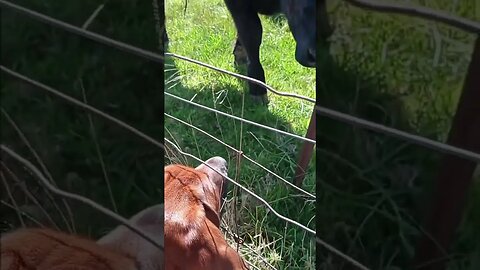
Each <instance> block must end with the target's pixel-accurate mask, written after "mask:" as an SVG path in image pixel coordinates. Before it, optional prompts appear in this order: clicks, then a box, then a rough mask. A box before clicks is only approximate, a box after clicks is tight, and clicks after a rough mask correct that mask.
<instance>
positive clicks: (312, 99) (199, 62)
mask: <svg viewBox="0 0 480 270" xmlns="http://www.w3.org/2000/svg"><path fill="white" fill-rule="evenodd" d="M165 56H169V57H173V58H177V59H180V60H184V61H187V62H190V63H193V64H196V65H199V66H202V67H206V68H208V69H211V70H214V71H218V72H220V73H223V74H226V75H230V76H232V77H235V78H238V79H241V80H244V81H248V82H251V83H253V84H256V85H260V86H263V87H265V88H266V89H267V90H269V91H270V92H272V93H274V94H275V95H278V96H283V97H291V98H296V99H300V100H305V101H308V102H310V103H315V102H316V101H315V99H314V98H309V97H306V96H302V95H298V94H294V93H287V92H280V91H278V90H276V89H275V88H273V87H271V86H270V85H268V84H266V83H264V82H262V81H259V80H257V79H254V78H251V77H248V76H245V75H242V74H238V73H235V72H231V71H228V70H226V69H223V68H219V67H215V66H212V65H210V64H207V63H204V62H201V61H198V60H195V59H192V58H189V57H186V56H183V55H178V54H175V53H165Z"/></svg>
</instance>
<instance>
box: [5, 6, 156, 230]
mask: <svg viewBox="0 0 480 270" xmlns="http://www.w3.org/2000/svg"><path fill="white" fill-rule="evenodd" d="M16 3H18V4H20V5H24V6H26V7H29V8H32V9H34V10H36V11H38V12H42V13H46V14H48V15H51V16H53V17H54V18H57V19H60V20H65V21H67V22H69V23H72V24H74V25H77V26H81V25H82V24H83V23H84V22H85V21H86V20H87V19H88V18H89V16H90V15H91V14H92V13H93V12H94V10H95V9H96V8H97V7H98V6H99V5H100V4H102V3H104V2H103V1H94V0H91V1H76V2H69V4H68V5H66V4H65V3H64V2H58V1H41V2H38V1H28V0H25V1H16ZM126 10H129V11H130V12H125V11H126ZM1 20H2V21H1V22H2V23H1V30H2V50H1V57H2V59H1V60H2V65H5V66H6V67H9V68H12V69H14V70H16V71H17V72H19V73H22V74H25V75H27V76H30V77H31V78H33V79H35V80H38V81H40V82H42V83H44V84H47V85H49V86H52V87H54V88H56V89H58V90H59V91H61V92H62V93H65V94H67V95H70V96H73V97H74V98H77V99H80V100H83V99H84V98H83V96H84V95H85V96H86V100H87V103H88V104H90V105H92V106H95V107H97V108H98V109H100V110H103V111H104V112H107V113H109V114H110V115H112V116H114V117H117V118H119V119H121V120H123V121H125V122H127V123H129V124H131V125H133V126H134V127H136V128H137V129H139V130H141V131H143V132H145V133H147V134H149V135H150V136H152V137H154V138H156V139H158V140H161V139H162V134H163V127H162V123H161V121H160V118H159V115H160V113H161V111H162V106H163V104H162V100H163V99H162V93H161V89H162V88H161V87H162V86H163V79H162V73H161V72H160V71H161V69H160V68H159V66H158V64H155V63H152V62H149V61H147V60H143V59H141V58H138V57H136V56H132V55H129V54H126V53H124V52H122V51H119V50H116V49H112V48H109V47H106V46H103V45H99V44H97V43H94V42H92V41H89V40H86V39H84V38H81V37H78V36H75V35H73V34H70V33H67V32H65V31H62V30H59V29H56V28H54V27H51V26H48V25H44V24H41V23H39V22H37V21H34V20H32V19H28V18H26V17H24V16H20V15H18V14H16V13H13V12H10V11H8V10H6V9H2V16H1ZM89 29H90V30H92V31H95V32H98V33H100V34H104V35H106V36H109V37H112V38H115V39H118V40H121V41H124V42H127V43H130V44H134V45H136V46H140V47H142V48H145V49H148V50H155V49H156V47H157V36H156V33H155V25H154V19H153V15H152V7H151V3H148V2H147V3H144V2H142V3H140V1H130V0H126V1H114V2H112V1H110V2H108V3H107V4H106V5H105V7H104V9H103V10H102V11H101V12H100V13H99V15H98V17H96V18H95V20H94V21H93V23H92V24H91V25H90V28H89ZM7 37H8V38H7ZM1 76H2V78H1V81H2V84H1V107H2V109H3V110H5V111H6V112H7V114H8V115H9V116H10V117H11V118H12V119H13V121H14V122H15V124H16V125H17V126H18V127H19V129H20V130H21V132H22V133H23V135H24V136H25V137H26V138H27V140H28V141H29V143H30V145H31V147H27V146H26V144H25V143H24V142H23V141H22V140H21V139H20V136H19V134H18V132H17V131H16V130H15V129H14V128H13V127H12V125H11V123H10V122H9V121H8V119H7V117H6V116H5V115H4V114H2V116H1V127H2V128H1V135H2V136H1V137H2V143H3V144H6V145H8V146H9V147H11V148H13V149H14V150H15V151H17V152H18V153H19V154H20V155H22V156H24V157H26V158H27V159H29V160H30V161H32V162H33V163H34V164H35V165H36V166H40V163H39V162H38V160H36V159H35V158H34V155H33V153H32V152H33V151H35V152H36V153H38V156H39V159H40V160H41V161H42V163H44V164H45V166H46V168H48V170H49V171H50V174H51V175H52V178H53V179H54V180H55V182H56V183H57V185H58V186H59V187H60V188H62V189H65V190H67V191H71V192H75V193H78V194H80V195H84V196H86V197H88V198H91V199H93V200H95V201H97V202H98V203H100V204H102V205H104V206H106V207H108V208H111V209H114V205H113V203H112V200H111V198H110V195H109V193H110V192H109V188H108V185H107V180H108V181H109V182H110V185H111V191H112V193H113V201H115V205H116V208H117V210H118V213H120V214H121V215H123V216H125V217H129V216H131V215H132V214H134V213H136V212H138V211H140V210H141V209H143V208H145V207H148V206H150V205H153V204H156V203H159V202H162V201H163V190H162V188H161V187H162V184H161V183H162V182H161V181H163V180H162V171H163V168H162V167H163V155H162V152H161V151H160V150H159V149H157V148H154V147H152V145H151V144H149V143H147V142H145V141H144V140H142V139H139V138H138V137H136V136H135V135H132V134H131V133H129V132H127V131H125V130H124V129H122V128H120V127H118V126H117V125H115V124H111V123H109V122H107V121H105V120H103V119H101V118H97V117H94V116H92V122H93V128H91V122H90V119H89V114H88V113H86V112H85V111H82V110H80V109H78V108H77V107H74V106H72V105H70V104H68V103H65V102H64V101H62V100H61V99H59V98H57V97H54V96H52V95H49V94H47V93H45V92H42V91H41V90H39V89H38V88H35V87H32V86H29V85H26V84H24V83H21V82H19V81H18V80H15V79H13V78H11V77H9V76H6V75H5V74H3V73H2V75H1ZM97 145H98V147H97ZM102 161H103V162H102ZM3 165H5V166H6V167H8V168H9V170H11V172H12V173H13V175H12V174H11V173H9V170H7V169H6V167H5V166H3ZM0 170H1V172H2V176H4V177H5V180H6V182H8V183H9V184H10V191H11V193H12V197H13V199H14V200H15V201H17V205H18V207H19V208H20V210H22V211H25V212H26V213H28V214H29V215H31V216H33V217H34V218H35V219H37V220H38V221H40V222H41V223H42V224H43V225H45V226H54V225H53V224H52V222H49V220H48V217H47V216H50V217H51V218H52V220H53V223H56V225H57V226H58V227H59V228H60V229H63V230H66V231H69V230H71V229H73V228H72V226H67V225H66V224H65V222H64V219H63V218H62V216H61V215H60V212H59V211H58V209H60V210H61V212H62V213H63V214H64V215H65V216H66V220H68V221H69V223H70V221H72V222H71V223H74V224H75V229H76V230H75V231H76V232H78V233H80V234H84V235H91V236H92V237H97V236H99V235H101V234H103V233H104V231H105V230H108V229H111V228H112V226H114V225H115V224H117V223H116V222H115V221H113V220H111V219H109V218H107V217H105V216H104V215H102V214H101V213H98V212H96V211H94V210H93V209H91V208H89V207H87V206H84V205H81V204H79V203H75V202H72V201H66V204H68V205H70V208H71V209H72V212H73V216H72V217H70V216H69V215H68V214H67V211H66V209H65V206H64V203H63V202H62V201H61V200H59V198H57V197H55V196H51V197H52V198H53V200H50V199H49V196H48V194H49V193H47V192H45V189H44V188H42V187H41V185H39V183H38V181H36V179H35V178H34V177H33V176H32V175H31V174H30V173H28V171H26V170H25V169H24V168H23V167H22V166H20V165H19V164H18V163H17V162H15V161H13V160H11V159H9V158H6V157H5V156H4V155H3V153H2V167H1V169H0ZM105 175H106V176H105ZM15 179H18V181H16V180H15ZM25 188H27V189H28V190H29V191H30V193H31V194H32V196H33V197H35V198H36V200H33V198H32V197H28V196H26V195H25V194H26V191H25ZM1 200H2V204H1V206H0V207H1V209H0V211H1V213H2V216H1V221H2V223H3V226H4V227H3V228H2V231H4V230H8V229H11V228H16V227H18V226H20V223H19V221H18V219H17V215H16V214H15V211H13V209H12V208H10V207H8V206H6V205H5V204H4V203H8V204H9V205H11V204H12V202H11V200H10V197H9V196H8V194H7V192H6V189H4V185H3V184H2V189H1ZM41 207H43V208H45V210H46V211H45V212H46V214H45V213H44V212H42V211H41ZM24 219H25V220H26V222H27V225H33V223H32V222H31V221H30V219H29V218H27V217H24Z"/></svg>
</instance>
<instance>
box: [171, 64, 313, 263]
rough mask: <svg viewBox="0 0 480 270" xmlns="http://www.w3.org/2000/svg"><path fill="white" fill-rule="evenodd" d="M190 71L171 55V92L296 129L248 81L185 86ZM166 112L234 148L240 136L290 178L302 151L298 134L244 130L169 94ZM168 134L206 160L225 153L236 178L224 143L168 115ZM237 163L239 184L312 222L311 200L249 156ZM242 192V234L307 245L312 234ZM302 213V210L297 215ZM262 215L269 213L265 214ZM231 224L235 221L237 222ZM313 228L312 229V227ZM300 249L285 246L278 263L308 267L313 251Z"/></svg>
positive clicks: (244, 145)
mask: <svg viewBox="0 0 480 270" xmlns="http://www.w3.org/2000/svg"><path fill="white" fill-rule="evenodd" d="M186 76H188V74H180V73H179V70H178V69H177V67H176V66H175V62H174V61H172V60H171V59H167V62H166V75H165V78H166V91H167V92H169V93H172V94H174V95H176V96H180V97H182V98H184V99H187V100H191V101H193V102H196V103H199V104H202V105H205V106H208V107H210V108H216V109H217V110H220V111H223V112H226V113H229V114H233V115H236V116H238V117H243V118H245V119H248V120H251V121H254V122H257V123H260V124H264V125H268V126H271V127H274V128H277V129H280V130H283V131H288V132H292V127H291V125H290V124H289V123H288V122H286V121H285V120H284V119H282V118H280V117H278V116H276V115H275V114H272V113H271V112H270V111H269V110H268V108H266V107H264V106H259V105H258V104H254V103H252V101H251V100H250V98H249V96H248V94H247V93H246V92H247V90H246V84H242V85H243V89H238V87H237V86H235V85H231V84H228V83H224V82H222V80H218V81H216V82H213V83H211V84H208V85H199V86H193V87H191V86H187V85H185V84H184V81H183V80H182V78H183V77H186ZM244 89H245V90H244ZM244 91H245V92H244ZM244 93H246V94H245V110H244V114H243V116H242V114H241V107H242V99H243V94H244ZM165 112H166V113H167V114H170V115H172V116H175V117H177V118H179V119H181V120H184V121H186V122H188V123H191V124H193V125H194V126H196V127H198V128H201V129H202V130H204V131H206V132H208V133H209V134H211V135H213V136H215V137H216V138H218V139H220V140H221V141H223V142H225V143H227V144H229V145H231V146H233V147H235V148H236V149H239V148H240V140H241V149H242V151H243V152H244V153H245V155H247V156H249V157H250V158H252V159H254V160H256V161H258V162H259V163H260V164H262V165H263V166H265V167H267V168H268V169H270V170H272V171H274V172H275V173H277V174H278V175H280V176H282V177H284V178H285V179H286V180H288V181H292V179H293V175H294V172H295V168H296V164H295V163H296V160H297V158H298V152H299V150H300V147H301V145H302V144H301V142H299V141H298V140H297V139H294V138H291V137H287V136H285V135H282V134H277V133H275V132H273V131H269V130H265V129H262V128H260V127H257V126H253V125H250V124H246V123H245V124H243V129H242V128H241V125H240V122H239V121H237V120H233V119H231V118H227V117H225V116H222V115H218V116H217V115H216V114H215V113H214V112H211V111H206V110H204V109H200V108H197V107H195V106H193V105H190V104H186V103H184V102H182V101H179V100H176V99H174V98H172V97H168V96H165ZM165 136H166V137H167V138H168V139H170V140H171V141H173V142H175V143H176V144H177V145H178V146H179V147H180V148H181V149H182V150H183V151H185V152H188V153H191V154H193V155H195V156H197V157H199V158H201V159H202V160H206V159H208V158H210V157H212V156H222V157H224V158H225V159H227V161H229V176H230V177H231V178H233V179H236V176H235V175H236V168H238V166H237V163H236V162H237V159H236V154H235V152H234V151H231V150H229V149H227V148H226V147H225V146H223V145H222V144H221V143H219V142H217V141H215V140H213V139H212V138H209V137H207V136H205V135H203V134H202V133H200V132H198V131H196V130H193V129H192V128H190V127H187V126H185V125H184V124H182V123H178V122H177V121H175V120H172V119H169V117H166V118H165ZM240 138H241V139H240ZM167 145H168V144H167ZM173 152H175V151H173ZM171 162H182V163H187V164H189V165H191V166H196V165H198V164H199V163H198V162H197V161H195V160H191V159H190V160H184V159H183V158H179V157H177V155H172V160H171ZM312 165H313V164H312ZM239 168H240V172H241V173H240V175H239V177H238V179H237V180H238V182H239V183H241V184H243V185H245V186H246V187H247V188H249V189H250V190H252V191H253V192H255V193H256V194H257V195H259V196H261V197H262V198H264V199H265V200H266V201H267V202H270V203H271V205H272V207H273V208H274V209H277V210H278V211H279V212H280V213H282V214H283V215H285V216H288V217H291V218H293V219H294V220H297V221H299V222H300V223H302V224H310V223H311V218H312V216H313V214H314V213H313V210H314V207H313V202H312V203H311V204H310V205H309V206H306V205H305V204H306V203H305V199H304V198H301V197H298V196H292V194H295V191H294V190H293V189H292V188H290V187H288V186H286V185H285V184H283V183H281V182H280V180H278V179H277V178H275V177H274V176H272V175H269V174H268V173H267V172H266V171H264V170H263V169H261V168H259V167H258V166H256V165H253V164H252V163H250V162H249V161H247V160H245V159H242V162H241V166H240V167H239ZM309 172H310V173H309V175H308V180H307V181H306V187H305V188H306V189H307V190H309V191H310V192H312V191H313V189H314V170H312V169H311V168H310V170H309ZM229 186H230V190H231V189H232V188H233V186H234V185H233V184H229ZM244 195H246V193H245V192H242V191H240V193H239V197H240V202H239V207H245V208H242V210H241V211H239V213H240V214H239V215H238V219H239V220H237V221H236V222H235V223H236V224H241V225H240V227H241V231H240V232H241V234H242V235H243V236H245V235H246V234H250V235H255V234H257V233H258V234H260V235H262V236H263V237H266V238H267V237H275V236H276V235H278V234H279V233H280V234H285V237H284V238H283V239H282V240H281V241H284V243H282V244H284V245H285V246H291V245H292V244H295V245H305V243H304V242H305V241H306V242H307V243H308V242H309V240H308V238H309V237H308V236H307V238H305V236H304V234H303V232H301V229H298V228H296V227H294V226H291V225H288V226H287V229H285V222H284V221H282V220H280V219H278V218H277V217H275V216H274V215H273V214H271V213H268V211H266V207H264V206H263V204H261V202H257V201H256V200H254V199H253V198H252V197H250V196H247V197H245V196H244ZM232 196H233V195H232V194H229V196H228V197H229V198H231V197H232ZM239 209H240V208H239ZM299 213H302V214H300V215H299ZM264 215H266V216H267V218H264V217H263V216H264ZM258 219H260V220H258ZM254 220H255V221H254ZM230 225H232V226H233V224H230ZM311 225H313V224H311ZM310 227H312V228H313V226H310ZM246 240H247V242H248V237H246ZM270 241H271V240H270ZM278 248H279V247H278ZM278 248H277V249H278ZM302 250H303V249H301V248H296V249H286V250H284V252H285V254H284V256H282V259H283V260H284V261H282V262H279V263H280V265H281V266H282V267H286V268H282V267H281V269H305V268H304V267H305V263H304V259H302V258H303V257H304V256H313V254H311V253H310V255H308V254H309V253H304V252H302ZM278 251H279V250H278ZM278 251H277V252H278ZM305 260H307V259H305ZM310 260H311V259H310Z"/></svg>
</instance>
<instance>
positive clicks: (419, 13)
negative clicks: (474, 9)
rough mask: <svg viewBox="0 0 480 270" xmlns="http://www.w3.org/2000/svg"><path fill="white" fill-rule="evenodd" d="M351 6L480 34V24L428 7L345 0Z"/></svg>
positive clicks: (364, 0) (366, 0) (365, 0)
mask: <svg viewBox="0 0 480 270" xmlns="http://www.w3.org/2000/svg"><path fill="white" fill-rule="evenodd" d="M343 1H344V2H347V3H349V4H350V5H353V6H356V7H360V8H363V9H370V10H374V11H378V12H385V13H396V14H402V15H407V16H413V17H418V18H422V19H426V20H430V21H435V22H441V23H444V24H447V25H449V26H452V27H456V28H458V29H460V30H463V31H467V32H470V33H473V34H480V22H477V21H473V20H470V19H466V18H462V17H458V16H454V15H451V14H448V13H446V12H444V11H438V10H434V9H431V8H427V7H421V6H415V5H412V4H411V3H410V2H408V6H407V4H400V3H391V2H390V3H388V2H386V1H382V2H380V1H371V0H343Z"/></svg>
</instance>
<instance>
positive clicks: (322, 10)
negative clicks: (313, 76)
mask: <svg viewBox="0 0 480 270" xmlns="http://www.w3.org/2000/svg"><path fill="white" fill-rule="evenodd" d="M224 1H225V4H226V6H227V8H228V10H229V11H230V14H231V15H232V18H233V20H234V23H235V26H236V29H237V39H236V42H235V47H234V50H233V54H234V56H235V62H236V63H237V64H244V63H247V73H248V76H249V77H252V78H255V79H257V80H260V81H262V82H265V72H264V71H263V67H262V64H261V63H260V57H259V55H260V44H261V42H262V31H263V29H262V25H261V22H260V18H259V17H258V14H264V15H274V14H278V13H282V14H284V15H286V17H287V20H288V25H289V27H290V30H291V32H292V34H293V37H294V39H295V41H296V49H295V59H296V60H297V62H298V63H300V64H301V65H303V66H305V67H315V64H316V63H315V62H316V42H317V37H316V28H317V27H318V28H319V29H318V30H319V35H320V40H325V39H326V38H327V37H328V36H330V34H331V32H332V30H331V28H330V26H329V23H328V17H327V12H326V3H325V2H326V0H224ZM162 2H163V1H162ZM316 13H317V14H318V16H319V20H318V21H317V20H316V17H317V16H316V15H317V14H316ZM162 15H163V14H162ZM161 20H162V23H164V20H165V17H164V16H162V18H161ZM163 30H164V31H163V33H162V34H163V36H162V39H163V42H164V45H165V47H166V45H167V44H168V36H167V31H166V29H165V28H164V29H163ZM279 60H281V59H279ZM248 85H249V90H250V94H251V95H252V96H253V97H255V99H257V100H259V101H262V102H263V103H264V104H266V103H268V98H267V90H266V89H265V88H264V87H261V86H259V85H256V84H254V83H249V84H248Z"/></svg>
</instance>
